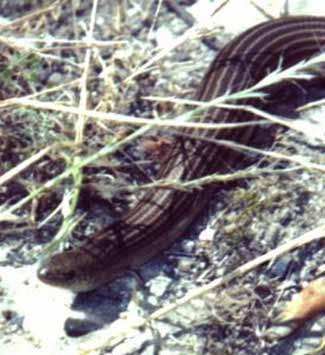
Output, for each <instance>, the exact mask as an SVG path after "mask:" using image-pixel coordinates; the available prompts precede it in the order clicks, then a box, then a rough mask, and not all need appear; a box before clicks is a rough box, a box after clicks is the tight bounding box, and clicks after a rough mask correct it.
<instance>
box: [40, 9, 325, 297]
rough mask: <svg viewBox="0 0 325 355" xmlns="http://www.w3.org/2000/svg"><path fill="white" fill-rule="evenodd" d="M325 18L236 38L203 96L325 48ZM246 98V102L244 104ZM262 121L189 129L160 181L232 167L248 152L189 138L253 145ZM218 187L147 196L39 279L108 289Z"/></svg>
mask: <svg viewBox="0 0 325 355" xmlns="http://www.w3.org/2000/svg"><path fill="white" fill-rule="evenodd" d="M324 44H325V18H322V17H312V16H297V17H289V18H282V19H278V20H272V21H268V22H265V23H262V24H259V25H257V26H255V27H253V28H251V29H249V30H247V31H245V32H243V33H242V34H241V35H239V36H238V37H236V38H235V39H233V40H232V41H231V42H230V43H228V44H227V45H226V46H225V47H224V48H223V49H222V50H221V51H220V52H219V53H218V54H217V56H216V58H215V59H214V60H213V62H212V63H211V65H210V67H209V68H208V70H207V72H206V74H205V76H204V78H203V80H202V82H201V84H200V85H199V87H198V89H197V91H196V94H195V97H194V98H195V99H196V100H201V101H209V100H212V99H214V98H215V97H217V96H220V95H223V94H225V93H226V92H235V91H239V90H243V89H245V88H247V87H250V86H252V85H254V84H255V83H256V82H258V81H259V80H261V79H262V78H263V77H264V76H265V75H266V74H267V73H268V72H270V71H272V70H274V69H275V68H277V67H278V65H279V63H281V66H282V67H288V66H290V65H293V64H295V63H297V62H298V61H301V60H303V59H305V58H308V57H310V56H312V55H314V54H317V53H318V52H320V51H321V49H322V46H324ZM241 103H242V101H241ZM253 119H256V117H255V116H253V115H251V114H248V113H244V112H242V111H240V110H227V109H219V108H214V109H210V110H209V111H207V112H206V113H204V114H202V117H201V120H202V121H204V122H216V123H220V122H228V123H230V122H232V123H234V122H243V121H245V122H246V121H248V120H253ZM257 130H258V128H257V127H256V126H253V125H252V126H247V127H244V128H243V127H242V128H240V129H236V130H233V129H232V130H230V129H228V130H206V131H202V130H200V131H195V130H193V129H188V128H187V129H182V130H180V134H179V135H176V136H175V139H174V144H173V147H172V148H171V149H170V150H169V152H168V153H167V155H166V157H165V158H164V161H163V162H162V163H161V168H160V171H159V173H158V178H165V179H179V180H184V181H185V180H189V179H194V178H199V177H202V176H204V175H207V174H210V173H213V172H221V173H222V172H229V171H230V170H232V169H234V168H235V167H236V165H237V163H238V162H239V161H240V160H241V159H242V158H243V156H242V154H240V153H239V152H236V151H235V150H231V149H229V148H226V147H222V146H220V145H215V144H210V143H207V142H203V140H195V139H190V138H186V137H188V136H189V135H192V136H193V135H196V136H201V137H202V138H204V139H206V138H208V139H211V138H212V139H218V140H219V139H222V140H231V141H235V142H237V143H241V144H246V145H249V144H250V143H251V140H252V137H253V136H254V134H257V133H258V131H257ZM209 196H210V190H209V189H203V190H200V191H194V192H183V191H176V190H172V189H170V190H166V189H158V190H153V191H151V192H148V193H146V194H145V195H144V196H142V197H141V198H140V199H139V201H138V202H137V203H136V204H135V205H134V206H133V207H132V208H131V209H130V210H129V212H127V213H126V214H125V215H124V217H122V218H121V219H120V220H119V221H117V222H116V223H114V224H113V225H111V226H109V227H107V228H105V229H104V230H102V231H100V232H99V233H97V234H95V235H94V236H91V237H90V238H89V239H87V240H86V241H85V242H84V243H83V244H82V245H81V246H78V247H76V248H74V249H72V250H67V251H63V252H58V253H55V254H53V255H52V256H50V257H48V258H47V259H45V260H44V261H42V263H41V265H40V267H39V270H38V277H39V278H40V279H41V280H42V281H44V282H45V283H48V284H50V285H54V286H59V287H64V288H68V289H71V290H73V291H75V292H82V291H88V290H92V289H94V288H96V287H98V286H101V285H103V284H105V283H107V282H109V281H111V280H113V279H114V278H116V277H117V276H119V275H121V274H122V273H123V272H124V271H126V270H127V269H128V268H134V267H136V266H138V265H140V264H142V263H144V262H145V261H147V260H148V259H150V258H151V257H152V256H154V255H155V254H157V253H159V252H160V251H162V250H163V249H165V248H166V247H167V246H168V245H170V244H171V243H172V242H173V241H175V240H176V239H177V238H178V237H180V236H182V235H183V234H184V232H185V230H186V229H187V228H188V227H189V225H190V224H191V223H192V222H193V221H194V220H195V218H196V217H197V216H198V214H199V213H200V212H201V211H202V209H203V208H204V207H205V206H206V203H207V202H208V201H209Z"/></svg>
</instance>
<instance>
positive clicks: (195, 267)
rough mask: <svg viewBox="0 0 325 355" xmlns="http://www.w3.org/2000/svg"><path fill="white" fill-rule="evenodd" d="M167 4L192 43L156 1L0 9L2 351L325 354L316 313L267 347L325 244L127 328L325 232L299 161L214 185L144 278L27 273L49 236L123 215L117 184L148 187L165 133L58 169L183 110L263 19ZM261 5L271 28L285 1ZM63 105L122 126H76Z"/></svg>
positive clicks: (238, 7) (324, 196) (309, 157)
mask: <svg viewBox="0 0 325 355" xmlns="http://www.w3.org/2000/svg"><path fill="white" fill-rule="evenodd" d="M175 2H176V3H178V4H179V6H180V7H181V9H182V11H186V13H187V15H188V13H190V14H192V16H193V18H194V20H195V19H196V21H198V26H199V27H200V29H201V31H200V34H201V37H200V36H197V32H196V35H193V33H192V34H191V32H190V31H191V25H190V24H188V23H186V22H184V19H182V18H181V14H180V13H177V12H175V11H174V10H173V9H172V7H171V6H170V5H169V6H168V4H167V2H164V1H145V0H143V1H142V0H140V1H132V0H120V1H115V2H112V1H103V0H102V1H99V2H98V7H97V9H96V8H95V5H96V1H74V0H58V1H54V2H49V1H32V0H30V1H27V0H21V1H5V0H2V1H0V10H1V11H0V14H1V16H0V29H1V31H0V47H1V52H0V69H1V70H0V82H1V85H0V99H1V101H0V109H1V118H0V161H1V164H0V204H1V209H0V212H1V214H0V224H1V230H0V243H1V249H0V300H1V303H0V311H1V312H0V352H1V354H4V355H7V354H63V353H64V354H114V355H116V354H163V355H166V354H201V353H204V354H243V355H249V354H270V355H271V354H272V355H273V354H295V355H298V354H307V353H309V352H310V351H314V350H315V349H316V348H317V347H318V346H320V344H321V341H322V336H323V333H324V334H325V318H324V317H322V316H318V317H317V318H316V319H312V320H311V321H310V322H309V323H308V324H305V325H304V327H303V328H302V329H301V330H299V331H298V332H296V333H294V334H293V335H292V336H290V337H288V338H285V339H283V340H277V341H274V342H267V341H265V339H264V338H263V334H264V333H265V331H266V330H267V329H269V328H270V326H271V325H272V323H273V320H274V314H275V313H276V312H277V309H278V308H279V307H280V308H281V306H282V305H283V303H284V302H285V301H287V300H289V299H290V298H291V296H292V295H293V294H295V293H296V292H297V291H299V290H300V289H301V287H302V285H304V284H305V283H306V282H308V281H310V280H313V279H314V278H315V277H318V276H321V275H322V274H323V272H324V267H323V260H324V255H323V254H324V252H323V242H322V240H321V239H320V240H318V241H316V242H314V243H310V244H308V245H307V246H305V247H301V248H298V249H297V250H295V251H294V252H291V253H286V254H285V255H284V256H282V257H281V258H279V259H276V260H275V261H273V262H270V263H268V264H266V265H264V266H262V267H256V268H254V269H253V271H252V272H250V273H248V274H246V275H244V276H241V277H238V278H236V279H235V280H234V281H232V282H230V283H227V284H226V285H223V286H222V287H219V288H216V289H214V290H213V291H211V292H209V293H206V294H202V295H201V296H200V297H197V298H195V299H193V300H192V301H191V302H188V303H186V304H185V305H184V306H182V307H179V308H178V309H176V310H174V311H173V312H170V313H168V314H166V315H165V316H164V317H159V318H158V319H157V320H155V321H152V322H151V323H150V324H149V325H148V324H147V325H146V326H142V327H137V326H136V325H137V324H140V323H141V321H142V320H143V318H146V317H148V316H149V315H150V314H153V312H155V311H156V310H158V309H160V308H161V307H164V306H165V305H166V304H168V303H170V302H175V301H177V300H179V299H181V298H182V297H183V296H184V295H186V294H187V292H188V291H190V290H194V289H196V288H198V287H200V286H202V285H206V284H208V283H209V282H211V281H213V280H215V279H216V278H218V277H222V276H225V275H227V274H228V273H230V272H231V271H233V270H235V269H236V268H237V267H239V266H240V265H243V264H244V263H246V262H249V261H251V260H254V259H255V258H258V257H259V256H261V255H263V254H264V253H266V252H268V251H269V250H271V249H273V248H276V247H277V246H279V245H281V244H283V243H285V242H288V241H290V240H292V239H293V238H295V237H299V236H301V235H303V234H304V233H306V232H308V231H310V230H312V229H313V228H315V227H317V226H321V225H322V224H324V222H325V218H324V217H323V215H324V213H323V211H324V208H325V202H324V201H325V189H324V187H325V178H324V174H323V173H322V171H321V169H310V168H308V167H306V164H305V165H304V164H302V165H304V166H303V167H301V165H299V164H294V163H292V162H291V163H290V162H288V161H286V160H279V159H277V160H274V159H271V158H269V157H264V158H262V159H258V160H256V159H255V161H256V162H255V164H254V166H255V167H267V168H268V169H269V170H272V169H273V170H274V171H277V173H276V172H274V173H273V174H272V173H269V174H263V175H257V176H255V177H254V178H243V179H240V180H239V181H235V182H233V183H230V184H229V183H228V184H219V186H216V188H215V189H213V192H212V193H211V201H210V204H209V208H207V209H206V211H204V212H203V213H202V216H201V217H200V218H199V219H198V220H197V221H196V223H195V224H194V225H192V226H191V227H190V228H189V230H188V232H187V233H186V235H184V238H183V239H182V240H180V241H178V242H176V243H175V244H174V245H173V246H171V247H170V248H169V249H168V250H166V251H165V252H163V253H160V254H159V255H157V256H156V257H155V258H154V259H153V260H151V261H150V262H148V263H146V264H145V265H143V266H141V267H140V268H139V270H137V272H138V273H139V275H140V277H141V281H140V282H139V281H136V280H137V279H138V277H134V275H132V274H131V273H128V274H125V275H124V276H123V277H121V278H119V279H118V280H116V281H114V282H113V283H112V284H110V285H107V286H105V287H102V288H100V289H98V290H96V291H92V292H89V293H86V294H78V295H74V294H71V293H70V292H68V291H64V290H59V289H55V288H52V287H50V286H47V285H44V284H42V283H41V282H40V281H39V280H38V279H37V277H36V269H37V265H38V263H39V261H40V260H41V258H42V257H43V256H44V253H45V251H44V249H45V248H46V247H47V246H48V244H47V243H49V242H50V241H51V240H52V239H53V237H54V236H55V235H56V234H57V232H58V231H59V230H60V231H61V233H62V234H64V235H65V236H68V237H69V243H70V245H72V247H73V246H74V245H75V244H78V243H80V242H82V241H83V240H84V239H85V238H87V237H88V236H91V235H92V234H93V233H94V232H95V231H98V230H100V229H102V228H103V227H105V226H106V225H107V224H108V223H110V222H111V221H112V220H114V218H117V217H118V216H120V215H121V214H123V213H124V211H125V210H126V209H127V208H128V206H129V205H130V204H131V203H132V201H133V200H134V198H135V197H134V195H133V194H130V193H126V192H121V191H122V190H121V189H120V187H121V186H122V187H123V186H130V185H132V184H134V183H138V184H139V183H146V182H148V181H151V180H152V179H154V177H155V173H156V171H157V167H158V165H159V159H157V156H156V155H155V150H157V141H158V143H159V142H161V137H163V138H164V137H165V136H166V137H167V138H168V135H169V132H170V130H169V129H168V128H167V129H165V130H163V129H159V130H156V129H155V130H152V131H150V132H149V133H147V134H146V135H145V136H144V137H141V138H139V139H137V140H134V141H133V142H131V143H130V144H127V145H125V146H124V147H123V148H122V149H121V150H119V151H118V152H116V153H115V154H114V155H113V156H100V157H99V158H98V159H95V158H94V159H92V160H91V163H89V164H86V165H85V167H84V168H83V169H82V173H80V171H77V172H76V173H72V174H70V176H69V177H68V178H61V177H62V174H63V173H64V172H65V171H67V169H69V167H71V166H75V165H74V164H76V162H77V161H78V159H79V161H80V160H81V161H82V160H83V159H85V158H86V157H96V153H97V152H98V151H101V150H102V149H104V148H105V147H106V146H107V145H109V144H115V142H116V141H118V140H119V139H122V138H124V137H125V136H126V135H127V134H128V133H130V132H132V131H133V130H134V128H135V126H134V120H136V119H138V118H173V117H176V116H178V115H180V113H183V112H184V110H185V109H186V107H184V105H181V104H178V103H177V102H175V101H171V100H170V99H171V98H178V99H190V98H191V97H192V96H193V94H194V92H195V89H196V88H197V86H198V85H199V83H200V80H201V78H202V77H203V74H204V72H205V69H206V68H207V66H208V64H209V63H210V62H211V60H212V59H213V58H214V56H215V54H216V52H217V51H218V50H219V49H220V48H221V47H222V46H223V45H224V44H225V43H227V42H228V41H229V40H230V39H231V38H233V37H234V36H235V35H236V34H238V33H240V32H241V31H243V30H244V29H246V28H249V27H251V26H253V25H254V24H256V23H259V22H261V21H265V20H267V18H266V15H265V14H263V13H262V12H261V11H260V10H258V9H257V8H256V7H254V6H253V5H252V4H251V3H250V2H249V1H247V2H246V1H239V0H233V1H230V2H229V3H226V4H224V6H223V7H221V8H220V9H219V7H220V4H222V3H223V2H222V1H208V0H198V1H185V0H184V1H175ZM260 3H261V6H262V7H263V9H265V10H266V11H267V12H268V13H269V14H271V15H272V16H274V17H278V16H280V13H281V11H282V10H283V8H282V5H283V4H282V1H273V2H272V1H264V2H262V1H261V2H260ZM290 3H291V4H290ZM290 3H289V11H290V14H311V15H321V14H323V13H324V12H325V5H319V2H314V1H305V2H303V1H296V2H295V3H294V4H293V2H290ZM271 5H272V6H271ZM216 9H218V11H217V14H216V16H215V17H213V21H212V20H211V14H212V13H213V11H215V10H216ZM244 10H245V16H238V13H241V12H242V11H244ZM183 15H184V13H183ZM234 17H236V21H234V20H233V19H234ZM92 23H93V27H94V29H93V31H92V32H91V31H90V30H89V29H91V26H92ZM89 32H91V34H90V35H91V36H90V35H89ZM87 34H88V35H87ZM89 36H90V37H89ZM87 41H88V42H87ZM90 49H91V50H90ZM90 54H91V56H90V57H88V56H89V55H90ZM87 57H88V59H89V58H90V60H89V62H88V59H87ZM85 78H86V81H85ZM323 88H324V86H323V85H319V83H318V82H317V83H315V85H312V86H311V87H308V91H306V90H305V91H302V90H301V91H299V97H298V98H297V97H294V96H295V94H293V95H291V96H290V95H289V98H290V103H287V102H286V101H285V102H283V100H282V101H281V100H280V101H279V102H277V104H276V105H271V106H272V111H273V112H276V113H278V114H287V113H288V111H290V112H291V111H293V110H294V108H295V107H297V106H300V105H302V104H304V103H306V102H309V101H311V100H314V99H319V98H322V97H324V89H323ZM302 92H303V93H302ZM300 93H301V95H300ZM280 94H281V95H280ZM280 94H279V95H278V96H282V93H280ZM150 97H151V98H150ZM152 97H155V98H156V99H153V98H152ZM17 98H20V100H17ZM21 98H23V99H24V100H22V99H21ZM85 98H86V99H85ZM157 98H165V99H169V100H166V101H164V100H161V99H160V100H159V99H157ZM10 100H11V101H10ZM15 100H16V101H15ZM44 102H45V103H47V104H48V106H47V107H45V106H44ZM42 103H43V106H42ZM51 105H52V106H51ZM63 106H64V107H69V108H71V107H73V108H76V109H78V108H79V109H88V110H94V111H97V112H107V113H114V114H119V115H120V116H118V118H121V117H122V118H123V119H124V121H123V123H122V124H121V123H117V122H115V123H112V122H108V121H107V120H105V119H102V118H100V117H96V115H93V116H92V117H89V118H87V119H86V118H85V116H83V115H82V114H79V116H78V115H77V114H76V113H75V112H72V111H71V110H70V111H69V110H67V111H64V110H63V109H62V107H63ZM273 106H276V108H275V107H273ZM122 115H123V116H122ZM322 116H323V110H322V108H321V107H320V108H319V107H318V108H317V109H314V110H311V111H308V112H307V113H304V114H301V115H300V116H299V118H300V119H301V120H302V122H303V121H308V122H309V121H310V120H313V121H314V122H316V123H317V126H316V125H314V126H313V127H317V128H314V129H316V130H317V133H319V134H322V133H323V132H324V128H325V127H324V123H323V122H322ZM112 117H117V115H115V116H114V115H112ZM132 120H133V121H132ZM270 132H272V133H270ZM264 134H265V135H270V134H273V131H272V130H265V132H264ZM160 136H161V137H160ZM260 139H261V140H266V138H265V137H264V136H263V137H261V138H260ZM76 143H77V144H76ZM270 149H271V150H272V152H277V153H281V154H283V155H286V156H290V157H300V158H301V157H303V159H304V162H308V163H310V162H311V163H315V164H318V165H319V166H323V164H324V154H323V153H324V145H323V142H322V141H321V140H319V139H316V138H314V136H313V135H312V134H301V133H298V132H296V131H294V130H284V129H282V128H281V129H279V130H278V131H277V135H276V138H275V140H274V142H273V145H272V147H271V148H270ZM158 153H159V152H158ZM22 162H26V163H25V165H24V166H22V165H21V163H22ZM15 167H18V168H17V169H19V170H18V171H16V170H15ZM279 169H283V172H282V173H279V172H278V170H279ZM8 172H9V174H8ZM6 173H7V175H6ZM49 181H51V186H50V188H48V189H43V187H44V186H46V184H47V183H48V182H49ZM76 186H77V189H76ZM76 191H77V192H76ZM24 199H27V200H26V201H25V200H24ZM12 206H14V207H15V208H12ZM72 230H73V232H72ZM69 231H71V233H69ZM66 243H67V241H66ZM63 244H64V243H63Z"/></svg>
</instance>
